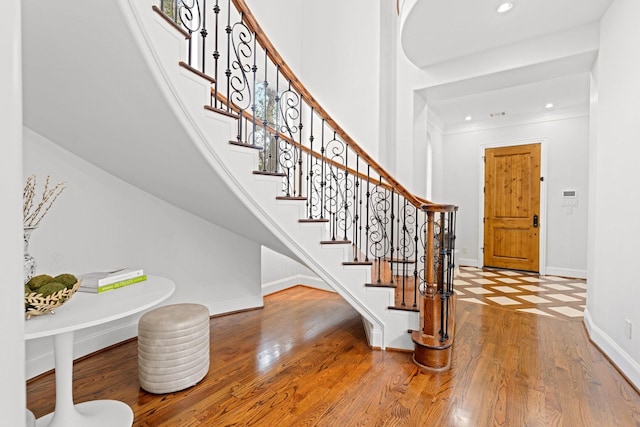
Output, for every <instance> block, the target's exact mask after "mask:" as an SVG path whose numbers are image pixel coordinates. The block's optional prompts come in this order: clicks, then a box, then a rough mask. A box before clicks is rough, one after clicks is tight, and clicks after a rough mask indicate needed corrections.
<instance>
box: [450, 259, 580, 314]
mask: <svg viewBox="0 0 640 427" xmlns="http://www.w3.org/2000/svg"><path fill="white" fill-rule="evenodd" d="M458 277H460V278H464V279H463V280H461V279H456V280H455V284H454V286H455V290H456V294H457V295H458V301H468V302H472V303H476V304H486V305H490V306H498V307H503V308H504V309H507V310H517V311H522V312H526V313H532V314H535V315H540V316H551V317H556V318H560V319H572V320H579V321H582V316H583V311H584V307H585V304H586V292H585V291H586V288H587V286H586V283H585V281H584V280H581V279H573V278H571V279H567V278H564V277H556V276H539V275H537V274H533V273H528V272H520V271H510V270H502V269H488V268H485V269H478V268H475V267H460V274H459V275H458Z"/></svg>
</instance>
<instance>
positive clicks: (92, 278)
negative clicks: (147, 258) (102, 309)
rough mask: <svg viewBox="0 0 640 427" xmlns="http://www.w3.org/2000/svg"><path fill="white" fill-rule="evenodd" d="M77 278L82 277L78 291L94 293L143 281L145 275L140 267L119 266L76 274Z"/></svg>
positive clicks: (145, 277)
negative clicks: (112, 268)
mask: <svg viewBox="0 0 640 427" xmlns="http://www.w3.org/2000/svg"><path fill="white" fill-rule="evenodd" d="M78 279H82V284H81V285H80V287H79V288H78V291H82V292H92V293H94V294H95V293H102V292H107V291H110V290H113V289H118V288H122V287H123V286H128V285H132V284H134V283H138V282H142V281H145V280H147V276H146V275H145V274H144V271H143V270H142V269H141V268H137V269H136V268H121V269H118V270H113V271H105V272H96V273H87V274H82V275H80V276H78Z"/></svg>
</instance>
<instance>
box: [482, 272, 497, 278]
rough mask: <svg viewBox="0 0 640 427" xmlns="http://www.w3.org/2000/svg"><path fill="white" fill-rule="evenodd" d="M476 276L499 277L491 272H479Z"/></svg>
mask: <svg viewBox="0 0 640 427" xmlns="http://www.w3.org/2000/svg"><path fill="white" fill-rule="evenodd" d="M478 274H480V275H481V276H484V277H496V276H499V274H496V273H494V272H492V271H482V272H480V273H478Z"/></svg>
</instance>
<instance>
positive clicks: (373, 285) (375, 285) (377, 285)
mask: <svg viewBox="0 0 640 427" xmlns="http://www.w3.org/2000/svg"><path fill="white" fill-rule="evenodd" d="M364 285H365V286H367V287H369V288H393V289H395V288H397V287H398V286H397V285H394V284H393V283H365V284H364Z"/></svg>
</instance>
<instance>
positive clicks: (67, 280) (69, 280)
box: [53, 273, 78, 289]
mask: <svg viewBox="0 0 640 427" xmlns="http://www.w3.org/2000/svg"><path fill="white" fill-rule="evenodd" d="M53 281H54V282H58V283H62V284H63V285H65V286H66V287H67V289H71V288H73V285H75V284H76V282H77V281H78V278H77V277H76V276H74V275H73V274H69V273H63V274H58V275H57V276H56V277H54V278H53Z"/></svg>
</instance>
